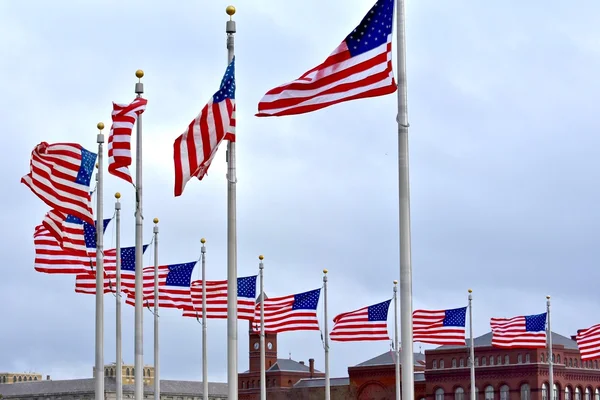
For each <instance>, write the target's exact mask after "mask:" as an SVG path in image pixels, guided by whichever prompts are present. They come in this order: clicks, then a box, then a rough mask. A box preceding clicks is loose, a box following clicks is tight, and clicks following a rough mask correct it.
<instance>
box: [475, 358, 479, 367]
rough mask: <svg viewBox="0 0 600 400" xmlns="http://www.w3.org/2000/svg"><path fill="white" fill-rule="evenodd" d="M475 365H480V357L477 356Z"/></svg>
mask: <svg viewBox="0 0 600 400" xmlns="http://www.w3.org/2000/svg"><path fill="white" fill-rule="evenodd" d="M475 366H476V367H478V366H479V357H475Z"/></svg>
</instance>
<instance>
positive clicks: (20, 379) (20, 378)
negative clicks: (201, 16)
mask: <svg viewBox="0 0 600 400" xmlns="http://www.w3.org/2000/svg"><path fill="white" fill-rule="evenodd" d="M263 308H264V307H263ZM22 380H23V378H22V377H19V382H21V381H22Z"/></svg>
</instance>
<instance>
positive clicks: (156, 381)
mask: <svg viewBox="0 0 600 400" xmlns="http://www.w3.org/2000/svg"><path fill="white" fill-rule="evenodd" d="M152 222H154V229H153V232H154V398H155V399H157V400H160V352H159V348H158V346H159V342H158V339H159V336H158V335H159V326H158V322H159V320H158V311H159V306H158V218H154V220H153V221H152Z"/></svg>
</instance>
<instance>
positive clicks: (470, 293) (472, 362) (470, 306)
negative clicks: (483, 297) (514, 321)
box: [469, 289, 477, 400]
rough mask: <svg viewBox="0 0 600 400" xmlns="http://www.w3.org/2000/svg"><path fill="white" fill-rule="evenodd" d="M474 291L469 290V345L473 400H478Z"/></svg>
mask: <svg viewBox="0 0 600 400" xmlns="http://www.w3.org/2000/svg"><path fill="white" fill-rule="evenodd" d="M472 293H473V291H472V290H471V289H469V335H470V336H471V339H470V343H469V345H470V346H469V347H470V352H471V353H470V354H471V357H470V359H471V362H470V365H469V367H470V369H471V396H470V398H471V400H477V399H476V393H475V339H474V338H473V295H472Z"/></svg>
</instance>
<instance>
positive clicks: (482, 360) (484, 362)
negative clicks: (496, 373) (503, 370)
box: [481, 357, 487, 366]
mask: <svg viewBox="0 0 600 400" xmlns="http://www.w3.org/2000/svg"><path fill="white" fill-rule="evenodd" d="M486 364H487V358H486V357H481V365H483V366H485V365H486Z"/></svg>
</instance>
